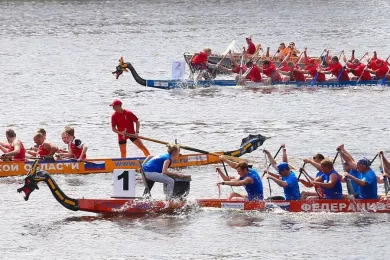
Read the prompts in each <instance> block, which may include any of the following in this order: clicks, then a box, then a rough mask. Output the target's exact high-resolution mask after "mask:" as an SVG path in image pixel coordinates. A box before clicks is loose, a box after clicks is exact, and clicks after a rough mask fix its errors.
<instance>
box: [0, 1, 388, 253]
mask: <svg viewBox="0 0 390 260" xmlns="http://www.w3.org/2000/svg"><path fill="white" fill-rule="evenodd" d="M389 10H390V3H389V1H380V0H373V1H352V0H350V1H334V0H330V1H320V0H318V1H314V0H312V1H301V0H297V1H292V0H285V1H279V0H275V1H253V0H252V1H49V0H48V1H0V69H1V72H0V82H1V87H0V97H1V104H2V105H1V115H0V124H1V125H0V132H4V131H5V129H7V128H9V127H12V128H14V129H15V130H16V132H17V134H18V137H20V138H21V139H22V140H23V141H24V142H25V143H26V144H27V146H30V145H32V135H33V134H34V132H35V130H36V129H37V128H38V127H44V128H45V129H47V131H48V139H50V140H51V141H53V142H55V143H57V144H59V145H60V146H62V144H61V139H60V132H61V129H62V128H63V127H64V126H65V125H67V124H71V125H74V126H75V127H76V134H77V137H79V138H81V139H83V140H84V141H86V142H87V143H88V144H89V147H90V150H89V152H88V153H89V156H90V157H117V156H118V155H119V149H118V148H117V143H116V136H115V135H114V134H113V133H112V132H111V127H110V115H111V113H112V110H111V108H110V107H109V106H108V105H109V104H110V102H111V101H112V100H113V99H116V98H119V99H121V100H122V101H123V102H124V106H125V107H126V108H129V109H131V110H132V111H134V112H135V113H136V114H137V115H138V117H139V118H140V119H141V123H142V127H141V133H142V135H145V136H150V137H153V138H156V139H161V140H166V141H174V140H175V139H178V141H179V142H180V143H183V144H186V145H189V146H194V147H199V148H201V149H204V150H230V149H234V148H237V147H238V146H239V144H240V142H241V139H242V138H243V137H245V136H247V135H248V134H249V133H256V134H257V133H262V134H264V135H266V136H272V138H271V139H270V140H268V141H267V142H266V143H265V147H266V148H268V149H270V150H271V151H273V152H274V151H276V150H277V149H278V147H279V145H280V144H281V143H286V145H287V148H288V152H289V156H290V158H291V161H292V162H293V163H294V164H295V165H298V166H299V165H300V164H301V159H302V158H304V157H306V156H312V155H313V154H314V153H316V152H323V153H324V154H326V155H328V156H334V154H335V147H336V146H337V145H339V144H340V143H345V145H346V147H347V148H348V149H349V150H350V151H351V152H352V154H353V155H354V156H356V157H360V156H367V157H373V156H374V155H375V153H376V152H377V151H378V150H379V149H384V151H385V152H389V151H390V149H389V147H390V141H389V138H388V137H389V122H390V115H389V113H388V100H389V98H390V95H389V91H388V90H387V89H382V88H381V87H372V88H358V89H338V90H334V89H294V88H283V87H278V86H276V87H273V88H263V89H262V88H242V87H231V88H206V89H178V90H173V91H161V90H153V89H146V88H145V87H142V86H139V85H137V84H136V83H135V82H134V80H133V78H132V77H131V75H130V74H125V75H124V76H122V77H121V78H120V79H119V80H115V79H114V78H113V77H112V75H111V71H112V70H114V68H115V66H116V65H117V61H118V58H119V57H120V56H123V57H124V58H125V60H128V61H131V62H132V63H133V64H134V66H135V67H136V69H137V70H138V71H139V73H140V74H141V75H142V76H143V77H145V78H155V79H161V78H169V77H170V68H171V62H172V61H173V60H180V59H182V54H183V53H184V52H187V51H188V52H195V51H199V50H201V49H203V48H204V47H206V46H207V47H211V48H212V49H213V50H214V51H215V52H222V51H223V50H224V49H225V48H226V47H227V46H228V44H229V43H230V42H231V41H232V40H237V41H238V42H239V43H240V44H243V43H244V41H243V39H244V38H245V36H247V35H249V34H251V35H253V37H254V41H255V42H256V43H257V42H259V41H261V42H262V44H263V46H271V50H272V48H273V49H275V46H277V45H278V44H279V43H280V42H281V41H284V42H289V41H295V42H296V44H297V46H298V47H299V48H303V47H304V46H308V48H309V53H311V54H313V55H319V53H321V50H322V49H323V48H330V49H331V50H332V52H333V53H336V54H338V53H339V52H340V51H341V50H342V49H345V50H346V51H348V52H349V51H350V50H352V49H356V52H357V54H358V55H357V56H360V55H361V54H362V53H364V52H365V51H369V52H370V53H372V51H374V50H376V51H377V52H378V53H379V56H381V57H383V58H386V57H387V55H389V54H390V48H389V37H388V33H389V31H390V22H389V19H388V13H389ZM2 139H5V138H2ZM147 145H148V147H149V148H150V150H151V151H152V152H153V153H160V152H163V151H164V147H162V146H161V145H158V144H153V143H148V144H147ZM128 150H129V154H131V155H141V153H140V151H138V150H136V149H135V148H134V147H133V146H130V145H129V148H128ZM247 158H249V159H250V160H252V161H254V164H255V167H257V168H258V169H259V170H261V169H262V168H263V167H264V158H263V155H262V153H261V152H260V151H256V152H254V153H252V154H249V155H248V156H247ZM337 167H338V169H340V167H339V166H337ZM374 168H375V170H377V169H378V167H377V162H376V164H375V167H374ZM308 170H309V171H311V172H314V169H310V168H309V167H308ZM183 172H185V173H188V174H192V176H193V182H192V184H191V186H192V189H191V194H190V198H191V199H195V198H202V197H203V198H204V197H214V198H215V197H218V190H217V188H216V186H215V183H216V182H217V177H216V174H215V172H214V166H207V167H199V168H189V169H185V170H183ZM231 173H232V174H233V171H231ZM55 179H56V181H57V182H58V184H59V185H60V187H61V188H62V189H63V190H64V191H65V192H66V193H67V194H68V195H69V196H71V197H76V198H77V197H86V198H105V197H109V196H111V194H112V183H111V175H110V174H99V175H87V176H55ZM22 180H23V179H22V177H17V178H2V179H0V193H1V195H2V200H1V202H0V215H1V218H0V226H1V229H2V232H1V236H0V252H1V254H0V258H1V259H53V258H58V259H142V258H145V259H230V258H231V259H238V258H245V259H285V258H289V259H335V258H336V257H337V258H339V259H386V258H388V255H389V254H388V253H389V252H390V249H389V247H388V242H387V240H388V239H387V238H388V234H389V232H390V228H389V226H390V225H389V224H390V217H389V215H388V214H329V213H326V214H290V213H284V212H273V213H259V212H250V213H244V212H236V211H220V210H203V209H194V210H193V211H191V212H185V213H182V214H178V215H173V216H172V215H164V216H145V217H138V218H126V217H116V218H103V217H101V216H97V215H95V214H92V213H82V212H72V211H68V210H66V209H64V208H62V207H61V206H60V205H59V204H58V203H57V202H56V201H55V200H54V199H53V198H52V195H51V193H50V191H49V190H48V189H47V188H46V187H45V186H44V185H41V189H40V190H38V191H35V192H34V193H33V194H32V195H31V198H30V201H28V202H25V201H23V199H22V197H21V196H19V195H18V194H17V193H16V189H17V188H19V187H20V186H21V183H22ZM160 187H161V186H159V185H157V186H156V188H154V193H155V194H154V196H155V197H157V198H158V197H162V192H161V189H160ZM265 189H266V190H265V192H266V193H268V192H269V191H268V187H267V185H265ZM138 191H139V192H140V191H141V187H138ZM230 191H231V190H230V189H228V188H226V187H223V189H222V192H223V196H227V194H228V193H229V192H230ZM236 191H242V190H241V189H239V188H236ZM272 192H273V195H278V194H281V193H282V191H281V189H280V188H279V187H277V186H276V185H273V186H272ZM380 192H383V187H382V186H380Z"/></svg>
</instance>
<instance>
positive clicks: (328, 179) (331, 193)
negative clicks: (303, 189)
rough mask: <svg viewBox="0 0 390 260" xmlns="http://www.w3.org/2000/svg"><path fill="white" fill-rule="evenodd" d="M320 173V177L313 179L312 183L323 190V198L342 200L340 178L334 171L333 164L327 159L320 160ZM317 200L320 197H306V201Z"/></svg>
mask: <svg viewBox="0 0 390 260" xmlns="http://www.w3.org/2000/svg"><path fill="white" fill-rule="evenodd" d="M321 172H322V174H321V176H319V177H317V178H315V179H314V181H313V182H312V183H313V185H318V186H320V187H321V188H322V189H323V193H324V194H323V198H325V199H342V198H343V187H342V186H341V176H340V175H339V174H338V173H337V172H336V171H335V170H334V168H333V162H332V161H331V160H329V159H324V160H322V162H321ZM319 195H320V194H319ZM319 198H320V196H314V197H308V199H319Z"/></svg>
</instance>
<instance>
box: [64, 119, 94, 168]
mask: <svg viewBox="0 0 390 260" xmlns="http://www.w3.org/2000/svg"><path fill="white" fill-rule="evenodd" d="M64 133H65V137H63V136H61V137H62V139H63V141H64V143H66V144H67V145H68V152H66V153H60V155H61V156H63V157H66V158H70V159H76V160H77V161H82V160H85V159H87V155H86V153H87V150H88V146H87V144H85V143H83V142H82V141H81V140H80V139H76V137H75V135H74V128H73V127H71V126H66V127H65V131H64Z"/></svg>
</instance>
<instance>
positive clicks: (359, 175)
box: [349, 169, 362, 198]
mask: <svg viewBox="0 0 390 260" xmlns="http://www.w3.org/2000/svg"><path fill="white" fill-rule="evenodd" d="M349 174H351V175H352V176H354V177H356V178H358V179H359V180H361V179H362V173H361V172H359V171H358V170H353V169H352V170H350V171H349ZM351 184H352V188H353V191H354V192H355V194H356V195H358V197H359V198H360V196H361V195H360V186H359V185H357V184H356V183H355V182H354V181H353V180H351Z"/></svg>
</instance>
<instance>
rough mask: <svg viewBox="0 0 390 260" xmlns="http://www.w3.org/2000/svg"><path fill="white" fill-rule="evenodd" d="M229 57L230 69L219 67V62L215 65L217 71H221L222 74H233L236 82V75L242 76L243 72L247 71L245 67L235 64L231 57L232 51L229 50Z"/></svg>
mask: <svg viewBox="0 0 390 260" xmlns="http://www.w3.org/2000/svg"><path fill="white" fill-rule="evenodd" d="M229 56H230V64H231V69H229V68H226V67H225V66H223V65H221V63H220V62H218V64H217V68H218V69H221V70H223V71H224V72H227V73H235V74H237V76H236V81H238V75H239V74H240V73H241V74H244V73H245V71H246V70H247V69H248V68H247V67H246V65H244V64H243V65H242V66H241V65H240V64H238V63H237V61H236V59H235V58H234V57H233V54H232V51H231V50H230V51H229Z"/></svg>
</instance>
